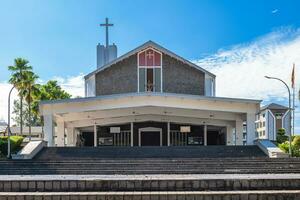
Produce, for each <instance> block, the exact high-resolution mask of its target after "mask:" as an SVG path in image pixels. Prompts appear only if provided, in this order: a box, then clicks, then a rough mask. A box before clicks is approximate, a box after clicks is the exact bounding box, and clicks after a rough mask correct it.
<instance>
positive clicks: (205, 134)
mask: <svg viewBox="0 0 300 200" xmlns="http://www.w3.org/2000/svg"><path fill="white" fill-rule="evenodd" d="M204 146H207V125H204Z"/></svg>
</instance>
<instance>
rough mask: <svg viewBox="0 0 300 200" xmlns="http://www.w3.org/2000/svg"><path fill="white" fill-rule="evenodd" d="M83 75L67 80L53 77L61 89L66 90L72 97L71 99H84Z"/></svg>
mask: <svg viewBox="0 0 300 200" xmlns="http://www.w3.org/2000/svg"><path fill="white" fill-rule="evenodd" d="M83 77H84V75H83V74H79V75H78V76H69V77H67V78H63V77H54V78H53V79H54V80H57V82H58V84H59V85H60V86H61V87H62V89H64V90H66V91H67V92H68V93H70V94H71V95H72V97H73V98H74V97H78V96H80V97H84V78H83Z"/></svg>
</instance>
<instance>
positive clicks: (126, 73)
mask: <svg viewBox="0 0 300 200" xmlns="http://www.w3.org/2000/svg"><path fill="white" fill-rule="evenodd" d="M132 92H137V55H136V54H135V55H132V56H130V57H128V58H127V59H124V60H122V61H120V62H118V63H116V64H114V65H112V66H110V67H109V68H107V69H105V70H103V71H100V72H98V73H97V74H96V95H97V96H99V95H109V94H121V93H132Z"/></svg>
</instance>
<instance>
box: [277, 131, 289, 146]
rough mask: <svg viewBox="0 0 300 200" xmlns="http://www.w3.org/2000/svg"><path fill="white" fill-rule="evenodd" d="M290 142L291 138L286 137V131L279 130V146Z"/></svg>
mask: <svg viewBox="0 0 300 200" xmlns="http://www.w3.org/2000/svg"><path fill="white" fill-rule="evenodd" d="M288 140H289V137H288V136H286V135H285V130H284V129H283V128H280V129H278V132H277V140H276V142H277V143H278V144H281V143H284V142H286V141H288Z"/></svg>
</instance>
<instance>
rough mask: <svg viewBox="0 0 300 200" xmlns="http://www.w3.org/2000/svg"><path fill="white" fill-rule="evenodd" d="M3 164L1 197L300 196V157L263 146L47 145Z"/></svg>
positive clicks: (157, 199) (208, 199) (153, 199)
mask: <svg viewBox="0 0 300 200" xmlns="http://www.w3.org/2000/svg"><path fill="white" fill-rule="evenodd" d="M0 166H1V167H0V199H1V200H2V199H3V200H27V199H49V200H56V199H61V200H70V199H76V200H81V199H84V200H98V199H100V200H110V199H115V200H165V199H169V200H179V199H186V200H188V199H192V200H196V199H203V200H215V199H220V200H229V199H242V200H243V199H247V200H252V199H253V200H256V199H300V189H299V188H300V159H297V158H292V159H289V158H275V159H271V158H268V157H267V156H265V154H264V153H263V152H262V151H261V150H260V149H259V148H258V147H257V146H248V147H228V146H227V147H225V146H211V147H205V148H204V147H144V148H140V147H130V148H129V147H119V148H116V147H103V148H102V147H101V148H100V147H99V148H75V147H74V148H70V147H65V148H44V149H43V150H42V151H41V152H40V153H39V154H38V155H37V156H36V157H35V158H34V159H33V160H0ZM7 174H12V175H7ZM14 174H15V175H14ZM26 174H27V175H26ZM19 175H21V176H19Z"/></svg>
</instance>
